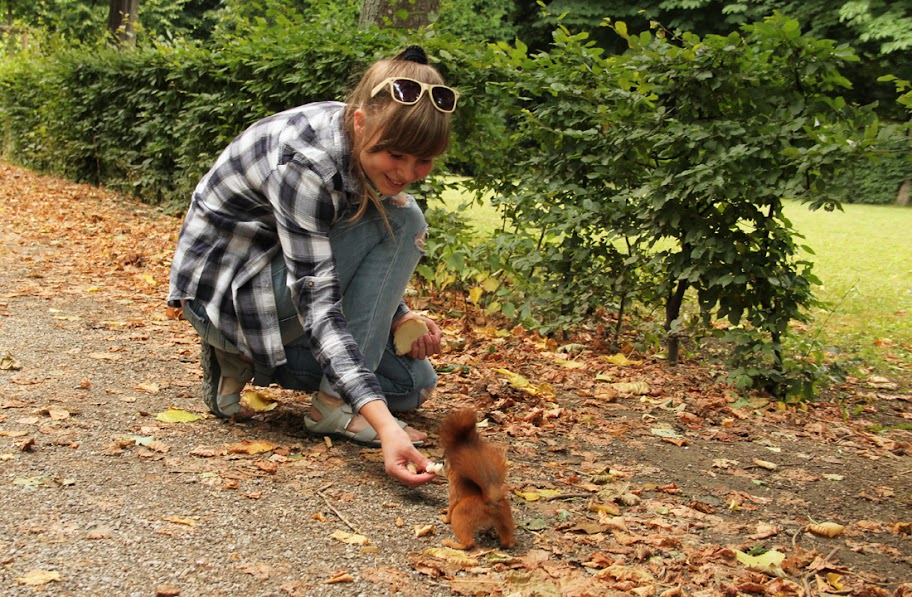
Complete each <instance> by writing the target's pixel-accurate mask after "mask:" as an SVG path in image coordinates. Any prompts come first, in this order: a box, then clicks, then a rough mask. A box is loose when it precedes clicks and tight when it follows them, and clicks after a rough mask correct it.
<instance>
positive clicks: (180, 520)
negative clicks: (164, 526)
mask: <svg viewBox="0 0 912 597" xmlns="http://www.w3.org/2000/svg"><path fill="white" fill-rule="evenodd" d="M162 520H167V521H168V522H173V523H174V524H182V525H184V526H188V527H195V526H196V521H195V520H192V519H190V518H181V517H180V516H163V517H162Z"/></svg>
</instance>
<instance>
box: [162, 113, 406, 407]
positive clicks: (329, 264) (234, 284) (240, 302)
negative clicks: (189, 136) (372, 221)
mask: <svg viewBox="0 0 912 597" xmlns="http://www.w3.org/2000/svg"><path fill="white" fill-rule="evenodd" d="M344 108H345V106H344V104H341V103H338V102H321V103H315V104H308V105H305V106H301V107H298V108H293V109H291V110H287V111H285V112H281V113H279V114H276V115H274V116H271V117H269V118H266V119H264V120H261V121H260V122H257V123H255V124H254V125H252V126H251V127H250V128H248V129H247V130H246V131H244V132H243V133H241V134H240V135H239V136H238V137H237V138H236V139H234V141H232V142H231V144H230V145H229V146H228V147H227V148H226V149H225V151H224V152H223V153H222V155H221V156H220V157H219V158H218V160H217V161H216V163H215V165H214V166H213V167H212V169H211V170H210V171H209V173H208V174H206V176H205V177H204V178H203V179H202V180H201V181H200V183H199V185H198V186H197V187H196V190H195V191H194V193H193V198H192V200H191V203H190V207H189V210H188V211H187V215H186V219H185V221H184V224H183V228H182V229H181V233H180V237H179V239H178V244H177V251H176V253H175V255H174V261H173V263H172V266H171V288H170V292H169V295H168V302H169V304H171V305H172V306H178V305H179V304H180V300H181V299H190V298H193V299H196V300H198V301H200V302H201V303H203V304H204V305H206V312H207V314H208V316H209V318H210V320H211V322H212V323H213V325H215V326H216V328H217V329H218V330H219V331H221V332H222V334H223V335H224V336H225V338H227V339H228V340H229V341H230V342H232V343H234V344H235V345H236V346H238V348H240V350H241V352H242V353H244V354H245V355H247V356H249V357H251V358H253V359H255V360H257V361H258V362H262V363H264V364H266V365H267V366H270V367H276V366H279V365H281V364H283V363H285V362H286V356H285V350H284V348H283V346H282V340H281V335H280V332H279V321H278V316H277V313H276V305H275V299H274V294H273V289H272V286H271V285H272V275H271V273H272V272H271V267H270V264H271V261H272V259H273V257H274V256H275V255H276V254H277V252H278V251H282V252H283V253H284V255H285V261H286V264H287V266H288V276H289V277H288V280H289V285H290V289H291V295H292V297H293V300H294V302H295V305H296V308H297V311H298V314H299V318H300V320H301V323H302V326H303V328H304V332H305V335H306V338H307V340H309V341H310V343H311V347H312V349H313V352H314V356H315V357H316V359H317V361H318V362H319V363H320V365H321V367H322V368H323V371H324V372H325V373H326V375H327V376H328V378H329V381H330V382H331V383H332V385H333V387H334V388H335V389H336V390H337V391H338V392H339V393H340V394H341V395H342V396H343V397H344V398H345V400H346V401H347V402H349V403H350V404H352V406H354V407H355V408H356V410H357V409H359V408H360V407H361V406H363V405H364V404H365V403H367V402H370V401H371V400H376V399H383V394H382V392H381V390H380V386H379V384H378V383H377V380H376V377H375V376H374V374H373V373H372V372H371V371H370V370H368V369H367V368H366V367H365V366H364V359H363V356H362V354H361V351H360V350H359V349H358V346H357V345H356V344H355V341H354V339H353V338H352V336H351V333H350V332H349V331H348V328H347V325H346V321H345V318H344V317H343V315H342V303H341V291H340V289H339V283H338V279H337V276H336V272H335V266H334V261H333V256H332V251H331V247H330V242H329V237H328V233H329V229H330V228H331V227H332V226H333V225H334V224H335V223H337V222H339V221H340V220H342V219H344V218H345V217H347V216H348V215H350V213H351V210H352V209H353V208H354V207H355V206H356V205H355V204H356V202H357V201H359V200H360V199H359V198H360V192H359V183H358V181H357V180H356V179H354V178H353V177H352V176H351V175H350V173H349V162H350V150H349V143H348V140H347V138H346V137H345V134H344V132H343V126H342V119H343V112H344ZM400 310H402V308H400Z"/></svg>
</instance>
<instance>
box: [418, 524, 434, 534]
mask: <svg viewBox="0 0 912 597" xmlns="http://www.w3.org/2000/svg"><path fill="white" fill-rule="evenodd" d="M436 530H437V529H436V527H435V526H434V525H432V524H425V525H417V526H416V527H415V537H427V536H428V535H433V534H434V532H435V531H436Z"/></svg>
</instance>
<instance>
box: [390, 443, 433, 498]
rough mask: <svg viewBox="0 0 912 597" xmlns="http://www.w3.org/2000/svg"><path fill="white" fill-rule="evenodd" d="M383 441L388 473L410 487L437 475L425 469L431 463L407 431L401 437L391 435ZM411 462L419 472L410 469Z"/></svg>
mask: <svg viewBox="0 0 912 597" xmlns="http://www.w3.org/2000/svg"><path fill="white" fill-rule="evenodd" d="M382 443H383V463H384V465H385V467H386V474H388V475H389V476H390V477H392V478H393V479H396V480H397V481H399V482H400V483H402V484H403V485H407V486H408V487H418V486H419V485H423V484H425V483H427V482H428V481H430V480H431V479H433V478H434V477H436V476H437V475H435V474H434V473H429V472H426V471H425V468H426V467H427V465H429V464H430V463H431V461H430V460H428V459H427V458H425V457H424V456H423V455H422V454H421V452H419V451H418V450H417V449H415V446H413V445H412V442H411V440H410V439H409V437H408V435H406V434H405V432H403V433H402V435H401V438H400V437H389V438H386V439H384V440H383V441H382ZM409 464H413V465H414V469H415V470H416V471H418V472H412V471H411V470H409Z"/></svg>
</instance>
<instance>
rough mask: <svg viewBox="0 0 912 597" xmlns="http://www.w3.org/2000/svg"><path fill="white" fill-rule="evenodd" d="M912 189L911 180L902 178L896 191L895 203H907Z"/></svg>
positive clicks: (905, 204) (902, 204) (904, 204)
mask: <svg viewBox="0 0 912 597" xmlns="http://www.w3.org/2000/svg"><path fill="white" fill-rule="evenodd" d="M910 191H912V180H908V179H907V180H904V181H903V183H902V185H900V187H899V192H898V193H896V205H901V206H903V207H905V206H907V205H909V192H910Z"/></svg>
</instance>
